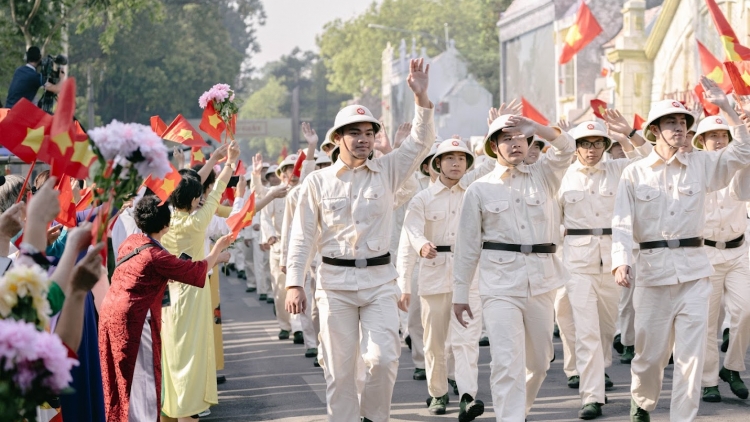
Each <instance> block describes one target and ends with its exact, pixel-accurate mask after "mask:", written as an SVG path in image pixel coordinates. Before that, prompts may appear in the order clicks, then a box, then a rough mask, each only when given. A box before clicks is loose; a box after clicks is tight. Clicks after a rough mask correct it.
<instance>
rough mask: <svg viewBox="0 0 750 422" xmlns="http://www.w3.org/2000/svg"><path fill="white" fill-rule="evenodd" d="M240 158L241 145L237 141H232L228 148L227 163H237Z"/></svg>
mask: <svg viewBox="0 0 750 422" xmlns="http://www.w3.org/2000/svg"><path fill="white" fill-rule="evenodd" d="M239 159H240V146H239V145H238V144H237V142H235V141H232V142H231V143H230V144H229V149H228V150H227V163H229V164H235V163H237V160H239Z"/></svg>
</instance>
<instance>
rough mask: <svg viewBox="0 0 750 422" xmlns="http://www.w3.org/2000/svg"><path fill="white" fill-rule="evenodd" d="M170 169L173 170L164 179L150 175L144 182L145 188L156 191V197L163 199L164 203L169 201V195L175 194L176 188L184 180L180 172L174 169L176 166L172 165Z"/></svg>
mask: <svg viewBox="0 0 750 422" xmlns="http://www.w3.org/2000/svg"><path fill="white" fill-rule="evenodd" d="M169 167H170V168H171V169H172V171H170V172H169V173H167V175H166V176H164V179H157V178H155V177H154V176H153V175H150V176H148V178H147V179H146V180H145V181H144V182H143V185H144V186H146V187H147V188H149V189H151V190H152V191H154V193H155V194H156V196H158V197H159V199H161V201H162V203H164V202H166V201H167V199H169V195H171V194H172V192H174V190H175V188H177V185H179V184H180V180H182V176H180V172H179V171H177V169H176V168H174V166H173V165H171V164H170V165H169Z"/></svg>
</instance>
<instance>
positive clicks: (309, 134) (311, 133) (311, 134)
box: [301, 122, 318, 145]
mask: <svg viewBox="0 0 750 422" xmlns="http://www.w3.org/2000/svg"><path fill="white" fill-rule="evenodd" d="M301 129H302V136H304V137H305V140H306V141H307V143H308V145H309V144H313V145H318V134H317V133H315V129H313V128H312V126H310V123H308V122H302V127H301Z"/></svg>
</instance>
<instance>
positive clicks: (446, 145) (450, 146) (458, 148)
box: [430, 139, 474, 173]
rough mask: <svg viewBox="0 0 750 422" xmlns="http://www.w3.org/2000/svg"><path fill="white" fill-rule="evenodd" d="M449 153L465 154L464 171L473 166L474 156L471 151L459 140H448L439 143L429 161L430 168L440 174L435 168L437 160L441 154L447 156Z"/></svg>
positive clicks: (436, 167)
mask: <svg viewBox="0 0 750 422" xmlns="http://www.w3.org/2000/svg"><path fill="white" fill-rule="evenodd" d="M449 152H463V153H465V154H466V170H467V171H468V170H469V169H470V168H471V166H472V165H474V154H473V153H472V152H471V150H470V149H469V148H468V147H467V146H466V144H465V143H464V141H462V140H460V139H448V140H445V141H443V142H441V143H440V145H438V147H437V150H436V151H435V155H434V156H433V157H432V160H431V161H430V166H431V167H432V169H433V170H435V171H436V172H438V173H440V169H439V168H438V166H437V159H438V158H440V157H441V156H442V155H443V154H447V153H449Z"/></svg>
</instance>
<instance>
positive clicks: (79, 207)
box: [76, 188, 94, 211]
mask: <svg viewBox="0 0 750 422" xmlns="http://www.w3.org/2000/svg"><path fill="white" fill-rule="evenodd" d="M93 200H94V190H93V189H91V188H85V189H82V190H81V199H80V200H79V201H78V203H77V204H76V211H83V210H85V209H86V208H88V207H89V205H91V202H92V201H93Z"/></svg>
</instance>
